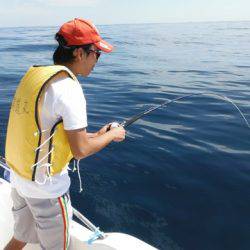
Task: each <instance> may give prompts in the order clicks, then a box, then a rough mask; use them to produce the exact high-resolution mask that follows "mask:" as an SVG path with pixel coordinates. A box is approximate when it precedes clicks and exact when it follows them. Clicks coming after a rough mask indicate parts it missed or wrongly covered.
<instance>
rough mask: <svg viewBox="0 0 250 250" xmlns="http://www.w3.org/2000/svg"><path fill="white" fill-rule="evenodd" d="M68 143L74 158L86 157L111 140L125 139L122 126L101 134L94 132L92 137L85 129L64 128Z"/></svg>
mask: <svg viewBox="0 0 250 250" xmlns="http://www.w3.org/2000/svg"><path fill="white" fill-rule="evenodd" d="M65 132H66V134H67V137H68V141H69V144H70V148H71V152H72V154H73V156H74V158H76V159H78V160H79V159H82V158H86V157H88V156H90V155H92V154H94V153H96V152H98V151H100V150H101V149H103V148H104V147H106V146H107V145H108V144H109V143H110V142H112V141H117V142H118V141H122V140H124V139H125V130H124V128H123V127H118V128H113V129H111V130H110V131H108V132H106V133H103V134H101V133H100V134H98V133H94V134H96V135H95V136H94V137H91V136H88V133H87V132H86V129H76V130H65Z"/></svg>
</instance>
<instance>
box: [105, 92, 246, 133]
mask: <svg viewBox="0 0 250 250" xmlns="http://www.w3.org/2000/svg"><path fill="white" fill-rule="evenodd" d="M200 95H212V96H216V97H219V98H221V99H223V100H225V101H226V102H229V103H231V104H232V105H233V106H234V107H235V108H236V110H237V111H238V112H239V113H240V115H241V117H242V118H243V120H244V122H245V123H246V125H247V127H248V128H250V124H249V122H248V121H247V119H246V117H245V115H244V114H243V112H242V111H241V110H240V108H239V107H238V106H237V105H236V104H235V103H234V102H233V101H232V100H231V99H230V98H228V97H227V96H224V95H220V94H214V93H210V92H202V93H194V94H188V95H184V96H179V97H176V98H174V99H172V100H167V101H164V102H162V103H160V104H158V105H156V106H153V107H150V108H149V109H146V110H144V111H142V112H140V113H138V114H136V115H134V116H132V117H130V118H128V119H126V120H124V121H123V122H121V123H119V122H112V123H110V124H109V126H108V128H107V131H109V130H110V129H111V128H114V127H119V126H122V127H124V128H127V127H128V126H130V125H131V124H133V123H134V122H136V121H137V120H139V119H140V118H142V117H143V116H146V115H148V114H150V113H152V112H153V111H155V110H157V109H159V108H163V107H166V106H168V105H170V104H171V103H175V102H177V101H179V100H182V99H186V98H188V97H193V96H200Z"/></svg>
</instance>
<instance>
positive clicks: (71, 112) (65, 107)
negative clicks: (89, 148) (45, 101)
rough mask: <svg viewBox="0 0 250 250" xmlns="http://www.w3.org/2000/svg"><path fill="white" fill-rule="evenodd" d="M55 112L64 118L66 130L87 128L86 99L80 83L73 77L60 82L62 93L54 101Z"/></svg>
mask: <svg viewBox="0 0 250 250" xmlns="http://www.w3.org/2000/svg"><path fill="white" fill-rule="evenodd" d="M54 112H55V114H56V115H57V116H58V117H60V118H62V120H63V126H64V129H65V130H74V129H79V128H86V127H87V126H88V124H87V110H86V100H85V97H84V94H83V91H82V88H81V86H80V84H77V83H76V82H74V80H72V79H71V78H66V79H64V80H62V81H61V82H60V95H59V96H58V98H57V99H56V101H55V103H54Z"/></svg>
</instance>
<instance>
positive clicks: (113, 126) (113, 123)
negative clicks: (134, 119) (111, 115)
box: [106, 122, 122, 132]
mask: <svg viewBox="0 0 250 250" xmlns="http://www.w3.org/2000/svg"><path fill="white" fill-rule="evenodd" d="M120 126H122V124H120V123H119V122H111V123H110V124H109V126H108V127H107V130H106V131H107V132H108V131H109V130H110V129H111V128H118V127H120Z"/></svg>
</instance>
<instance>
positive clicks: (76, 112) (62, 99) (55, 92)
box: [10, 77, 87, 199]
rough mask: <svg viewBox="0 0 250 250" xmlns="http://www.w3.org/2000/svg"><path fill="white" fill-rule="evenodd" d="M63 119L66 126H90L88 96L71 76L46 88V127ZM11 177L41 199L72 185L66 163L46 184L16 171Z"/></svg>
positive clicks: (18, 186) (43, 109)
mask: <svg viewBox="0 0 250 250" xmlns="http://www.w3.org/2000/svg"><path fill="white" fill-rule="evenodd" d="M60 119H63V126H64V129H65V130H74V129H79V128H85V127H87V112H86V100H85V97H84V94H83V91H82V88H81V86H80V84H76V83H75V82H74V80H73V79H71V78H69V77H68V78H62V79H59V80H57V81H55V82H53V83H52V84H51V85H50V86H49V87H48V88H47V90H46V91H45V94H44V100H43V103H42V107H41V123H42V126H43V127H42V128H43V129H48V130H50V129H51V128H52V126H53V125H54V124H55V123H56V122H57V121H58V120H60ZM48 133H49V131H48ZM38 174H39V173H38ZM36 176H37V175H36ZM10 181H11V184H12V186H13V187H14V188H16V189H17V191H18V192H19V193H20V195H22V196H25V197H29V198H39V199H51V198H57V197H59V196H61V195H63V194H64V193H66V192H67V191H68V189H69V186H70V178H69V175H68V170H67V166H65V168H64V170H63V171H62V172H61V173H60V174H56V175H54V176H52V178H51V181H50V180H49V179H47V180H46V182H45V183H44V184H38V183H36V182H34V181H30V180H27V179H25V178H23V177H21V176H19V175H18V174H16V173H14V172H13V171H11V175H10Z"/></svg>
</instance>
